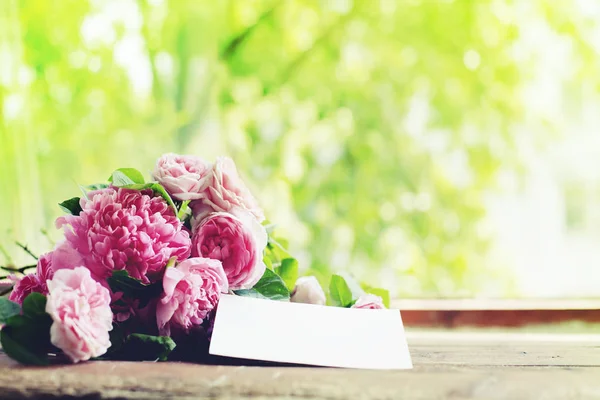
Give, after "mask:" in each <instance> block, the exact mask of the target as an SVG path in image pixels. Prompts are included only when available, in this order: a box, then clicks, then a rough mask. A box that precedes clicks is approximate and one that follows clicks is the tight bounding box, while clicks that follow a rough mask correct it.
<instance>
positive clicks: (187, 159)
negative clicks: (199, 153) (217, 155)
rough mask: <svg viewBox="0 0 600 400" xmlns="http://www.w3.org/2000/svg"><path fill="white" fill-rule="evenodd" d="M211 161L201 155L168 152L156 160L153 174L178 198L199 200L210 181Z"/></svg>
mask: <svg viewBox="0 0 600 400" xmlns="http://www.w3.org/2000/svg"><path fill="white" fill-rule="evenodd" d="M210 173H211V165H210V163H208V162H206V161H204V160H203V159H201V158H200V157H195V156H182V155H179V154H173V153H168V154H164V155H163V156H161V157H160V158H159V159H158V161H157V162H156V166H155V167H154V172H153V173H152V176H153V177H154V179H156V180H157V181H158V183H160V184H161V185H163V186H164V187H165V189H166V190H167V192H169V194H170V195H171V196H172V197H174V198H175V199H177V200H181V201H185V200H197V199H199V198H201V197H202V192H203V191H204V190H205V189H206V187H207V186H208V183H209V178H210Z"/></svg>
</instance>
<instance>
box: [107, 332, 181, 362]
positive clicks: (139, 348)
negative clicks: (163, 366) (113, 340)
mask: <svg viewBox="0 0 600 400" xmlns="http://www.w3.org/2000/svg"><path fill="white" fill-rule="evenodd" d="M174 348H175V342H174V341H173V339H171V338H170V337H168V336H151V335H144V334H141V333H133V334H131V335H129V336H128V337H127V340H126V341H125V343H124V344H123V347H122V348H121V351H120V352H119V354H118V356H117V358H119V359H122V360H129V361H156V360H158V361H166V360H167V357H168V356H169V354H170V353H171V351H173V349H174Z"/></svg>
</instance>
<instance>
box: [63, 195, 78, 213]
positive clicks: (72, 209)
mask: <svg viewBox="0 0 600 400" xmlns="http://www.w3.org/2000/svg"><path fill="white" fill-rule="evenodd" d="M79 200H80V199H79V197H72V198H70V199H69V200H65V201H63V202H62V203H58V206H59V207H60V208H61V209H62V210H63V211H64V212H67V213H69V214H71V215H79V213H80V212H81V211H82V209H81V205H80V204H79Z"/></svg>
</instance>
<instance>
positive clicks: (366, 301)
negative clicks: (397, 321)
mask: <svg viewBox="0 0 600 400" xmlns="http://www.w3.org/2000/svg"><path fill="white" fill-rule="evenodd" d="M351 308H362V309H369V310H379V309H383V308H385V306H384V305H383V300H382V299H381V297H379V296H376V295H374V294H368V293H365V294H363V295H361V296H360V297H359V298H358V300H356V303H354V305H353V306H352V307H351Z"/></svg>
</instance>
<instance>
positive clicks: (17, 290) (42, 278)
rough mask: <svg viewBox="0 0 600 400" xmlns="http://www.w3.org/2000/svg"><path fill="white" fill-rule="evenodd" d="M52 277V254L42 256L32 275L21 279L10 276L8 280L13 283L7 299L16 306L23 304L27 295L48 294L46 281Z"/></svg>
mask: <svg viewBox="0 0 600 400" xmlns="http://www.w3.org/2000/svg"><path fill="white" fill-rule="evenodd" d="M53 275H54V271H53V269H52V252H50V253H46V254H44V255H42V256H41V257H40V258H39V260H38V263H37V267H36V270H35V272H34V273H31V274H28V275H25V276H24V277H22V278H17V277H14V276H12V275H11V276H10V279H12V280H13V281H15V285H14V287H13V290H12V292H11V293H10V296H8V299H9V300H10V301H14V302H15V303H18V304H23V300H25V297H27V296H29V294H31V293H34V292H37V293H41V294H44V295H45V294H48V286H47V285H46V281H47V280H48V279H51V278H52V276H53Z"/></svg>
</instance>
